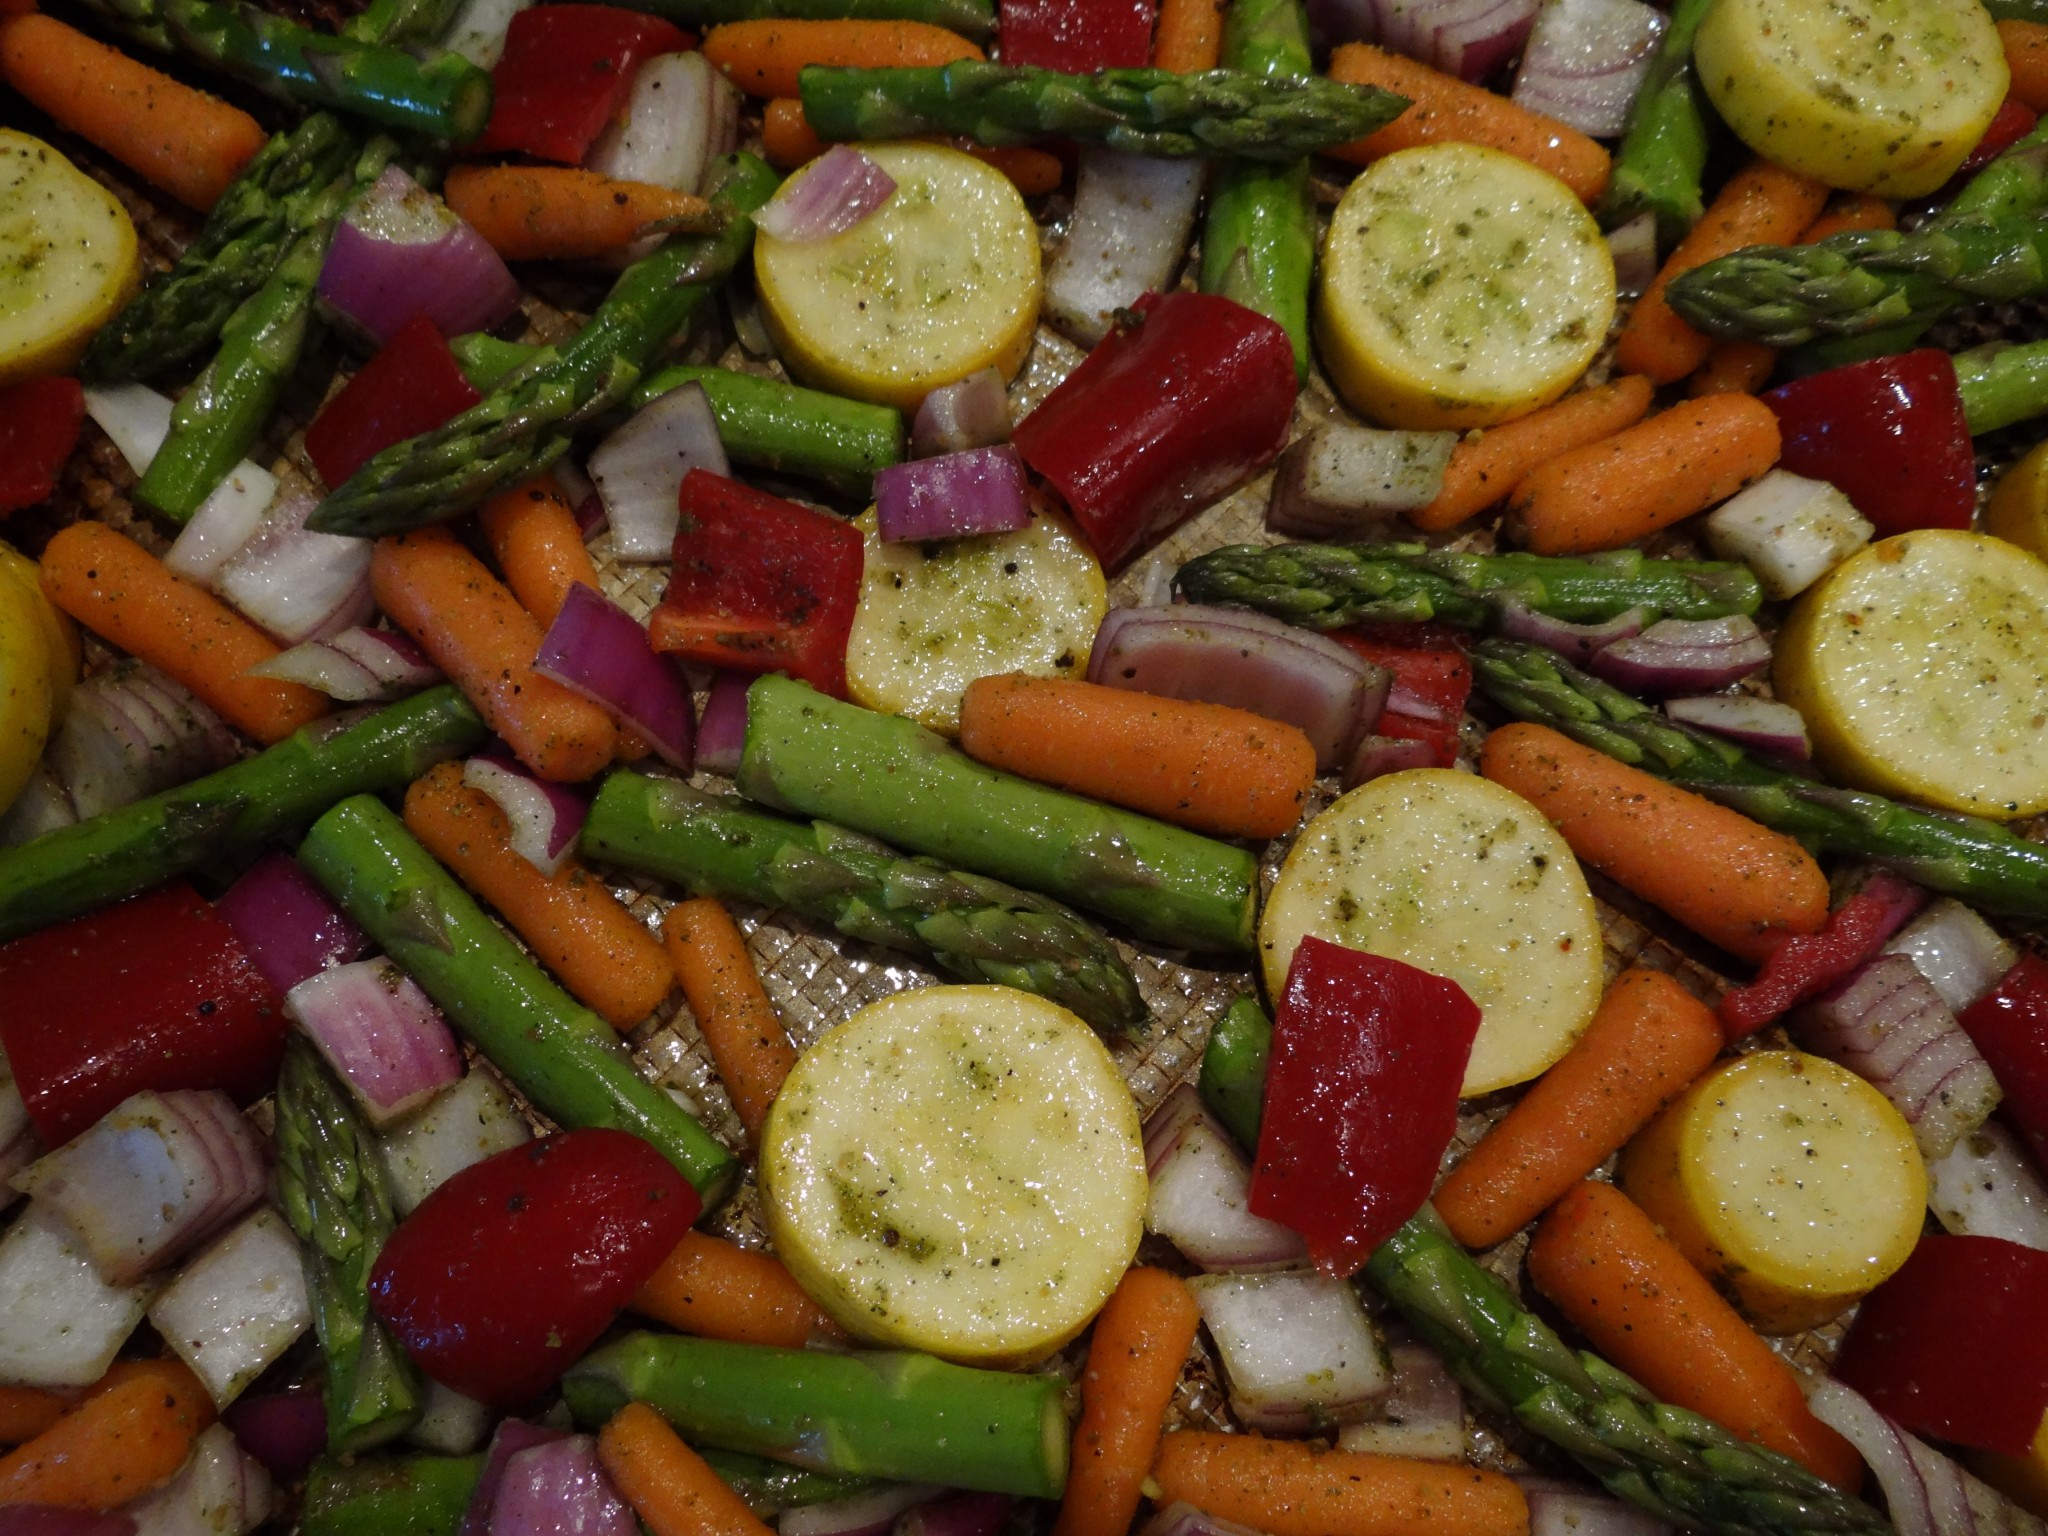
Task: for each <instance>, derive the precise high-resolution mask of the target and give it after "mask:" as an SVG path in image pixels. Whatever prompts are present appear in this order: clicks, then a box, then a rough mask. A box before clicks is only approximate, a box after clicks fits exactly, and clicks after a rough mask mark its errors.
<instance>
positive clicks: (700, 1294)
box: [629, 1232, 844, 1349]
mask: <svg viewBox="0 0 2048 1536" xmlns="http://www.w3.org/2000/svg"><path fill="white" fill-rule="evenodd" d="M629 1305H630V1306H631V1307H632V1309H633V1310H634V1311H635V1312H640V1313H644V1314H645V1315H646V1316H648V1317H651V1318H653V1319H655V1320H656V1321H657V1322H663V1323H667V1324H668V1325H669V1327H671V1328H674V1329H676V1330H677V1331H678V1332H680V1333H694V1334H696V1335H698V1336H699V1337H700V1338H706V1339H725V1340H727V1341H729V1342H731V1343H734V1344H768V1345H772V1346H774V1347H775V1348H778V1349H802V1348H804V1347H805V1346H806V1345H807V1344H809V1343H810V1342H811V1341H812V1340H813V1339H815V1338H831V1339H837V1338H843V1337H844V1335H843V1334H842V1333H841V1331H840V1328H839V1325H838V1324H837V1323H835V1322H833V1321H832V1319H831V1318H829V1317H827V1316H826V1315H825V1312H824V1309H823V1308H822V1307H820V1306H819V1305H818V1304H817V1303H816V1302H815V1301H813V1300H811V1298H810V1297H809V1296H808V1295H807V1294H805V1292H804V1288H803V1287H802V1286H800V1285H798V1284H797V1283H796V1277H795V1276H794V1275H792V1274H790V1272H789V1271H788V1270H787V1269H784V1268H783V1267H782V1262H781V1261H780V1260H779V1259H775V1258H772V1257H770V1256H769V1255H768V1254H765V1253H755V1252H753V1251H752V1250H750V1249H746V1248H742V1247H740V1246H739V1245H738V1244H737V1243H728V1242H726V1241H725V1240H724V1239H723V1238H718V1237H712V1236H711V1235H709V1234H708V1233H704V1232H691V1233H688V1234H687V1235H685V1237H684V1238H683V1240H682V1241H681V1242H680V1243H677V1244H676V1246H675V1247H674V1248H673V1249H672V1250H671V1251H670V1253H669V1256H668V1257H667V1258H665V1259H663V1260H662V1261H661V1267H660V1268H659V1269H657V1270H656V1271H655V1272H654V1273H653V1274H652V1275H650V1276H648V1278H647V1283H646V1284H645V1285H643V1286H641V1287H640V1291H639V1294H638V1295H636V1296H635V1297H634V1298H633V1300H632V1301H631V1302H630V1303H629Z"/></svg>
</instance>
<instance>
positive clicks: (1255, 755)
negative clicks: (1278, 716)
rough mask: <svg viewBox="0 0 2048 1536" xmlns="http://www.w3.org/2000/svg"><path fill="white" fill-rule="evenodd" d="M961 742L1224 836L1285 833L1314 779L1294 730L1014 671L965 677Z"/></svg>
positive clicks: (1066, 785) (1027, 772)
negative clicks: (972, 680)
mask: <svg viewBox="0 0 2048 1536" xmlns="http://www.w3.org/2000/svg"><path fill="white" fill-rule="evenodd" d="M960 745H961V747H962V748H963V749H964V750H965V751H966V752H967V754H968V756H970V757H973V758H977V759H979V760H980V761H982V762H984V763H987V764H989V765H990V766H991V767H994V768H1002V769H1007V770H1008V771H1009V772H1011V773H1020V774H1022V775H1024V777H1026V778H1029V779H1038V780H1041V781H1042V782H1044V783H1048V784H1056V785H1058V786H1059V787H1060V788H1061V789H1071V790H1073V791H1074V792H1075V793H1076V794H1082V795H1092V796H1094V797H1095V798H1096V799H1099V800H1107V801H1109V802H1110V803H1111V804H1113V805H1122V806H1127V807H1129V808H1130V809H1132V810H1136V811H1144V812H1146V813H1147V814H1148V815H1152V816H1157V817H1159V818H1160V819H1162V820H1164V821H1171V822H1174V823H1176V824H1178V825H1181V826H1187V827H1195V828H1198V829H1199V830H1201V831H1204V832H1213V833H1216V834H1218V835H1220V836H1224V837H1278V836H1279V835H1280V834H1281V833H1282V832H1285V831H1287V830H1288V829H1289V828H1290V827H1292V826H1293V825H1294V823H1295V822H1296V821H1297V820H1298V819H1299V818H1300V816H1301V807H1302V802H1303V801H1304V800H1305V799H1306V798H1307V796H1308V792H1309V789H1310V787H1311V786H1312V785H1313V784H1314V782H1315V775H1316V752H1315V748H1314V747H1313V746H1311V745H1310V744H1309V739H1308V737H1307V736H1305V735H1303V734H1302V732H1301V729H1300V727H1298V726H1293V725H1287V724H1284V723H1282V722H1280V721H1275V720H1268V719H1267V718H1266V717H1265V716H1263V715H1255V714H1252V713H1251V712H1250V711H1248V710H1242V709H1230V708H1226V707H1225V706H1223V705H1221V704H1201V703H1195V702H1193V701H1190V700H1186V699H1163V698H1159V697H1157V696H1156V695H1154V694H1149V693H1132V692H1130V691H1129V690H1128V689H1123V688H1105V687H1104V686H1102V685H1101V684H1100V683H1084V682H1077V681H1074V680H1072V679H1066V678H1044V677H1027V676H1025V675H1024V674H1022V673H1009V674H1007V675H1005V676H1001V677H983V678H977V679H975V681H974V682H972V683H970V684H969V685H968V688H967V693H966V695H965V696H964V697H963V698H962V699H961V701H960Z"/></svg>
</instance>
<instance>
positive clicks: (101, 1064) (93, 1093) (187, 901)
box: [0, 882, 285, 1147]
mask: <svg viewBox="0 0 2048 1536" xmlns="http://www.w3.org/2000/svg"><path fill="white" fill-rule="evenodd" d="M0 997H4V998H6V999H7V1002H6V1006H5V1007H4V1008H0V1048H4V1049H5V1051H6V1053H7V1060H8V1062H9V1064H10V1065H11V1066H12V1067H13V1069H14V1081H15V1084H16V1086H17V1087H19V1088H20V1090H21V1097H22V1102H23V1103H24V1104H25V1105H26V1106H27V1108H28V1117H29V1119H30V1120H31V1121H32V1122H34V1124H35V1128H36V1134H37V1135H38V1136H40V1137H42V1139H43V1141H44V1142H45V1143H46V1144H47V1145H49V1146H53V1147H54V1146H58V1145H60V1144H61V1143H63V1142H66V1141H69V1140H70V1139H71V1138H72V1137H73V1136H76V1135H77V1134H78V1133H79V1132H80V1131H82V1130H84V1129H85V1128H86V1127H87V1126H89V1125H91V1124H92V1123H93V1122H94V1121H96V1120H98V1119H99V1118H100V1116H102V1115H104V1114H106V1113H107V1111H109V1110H111V1109H112V1108H114V1106H115V1105H117V1104H119V1103H120V1102H121V1101H122V1100H123V1099H125V1098H127V1097H128V1096H129V1095H130V1094H134V1093H140V1092H141V1091H142V1090H143V1089H145V1088H149V1089H154V1090H156V1091H157V1092H159V1093H161V1092H166V1091H168V1090H171V1089H174V1088H220V1089H224V1090H226V1091H227V1092H228V1093H229V1094H231V1095H232V1096H233V1097H234V1098H235V1100H236V1101H237V1102H238V1103H242V1104H248V1103H252V1102H254V1101H255V1100H257V1099H259V1098H261V1097H262V1096H263V1095H264V1094H266V1093H268V1092H269V1091H270V1089H271V1086H272V1085H273V1083H275V1081H276V1079H277V1066H278V1062H279V1061H280V1060H281V1059H282V1058H283V1056H284V1037H285V1019H284V1004H283V1000H282V999H281V998H280V997H279V996H278V995H277V993H276V992H275V991H274V990H273V989H272V988H271V986H270V983H269V982H267V981H265V980H264V979H263V975H262V973H261V972H260V971H258V970H257V969H256V964H255V962H254V961H253V960H251V959H250V958H249V953H248V951H247V950H245V949H244V948H243V947H242V944H241V941H240V940H239V939H237V938H236V937H235V934H234V930H233V929H232V928H230V927H229V926H228V925H227V923H226V922H225V921H224V920H223V919H222V918H221V917H220V916H219V914H218V913H216V912H215V911H214V910H213V908H212V907H210V906H208V905H207V904H206V902H205V901H204V900H203V899H201V897H200V895H199V893H198V892H197V891H195V890H193V889H192V887H191V886H189V885H186V884H183V883H182V882H181V883H179V884H175V885H166V886H162V887H160V888H159V889H157V890H154V891H150V892H148V893H147V894H145V895H142V896H137V897H134V898H132V899H131V900H128V901H124V902H122V903H120V904H119V905H118V906H112V907H107V908H105V909H103V910H102V911H99V912H95V913H93V914H91V915H90V916H88V917H77V918H73V919H72V920H71V921H70V922H68V923H59V924H58V925H57V926H55V927H54V928H45V929H43V930H42V931H41V932H40V933H32V934H29V935H27V936H26V937H25V938H19V939H15V940H13V941H12V942H11V943H8V944H4V945H0Z"/></svg>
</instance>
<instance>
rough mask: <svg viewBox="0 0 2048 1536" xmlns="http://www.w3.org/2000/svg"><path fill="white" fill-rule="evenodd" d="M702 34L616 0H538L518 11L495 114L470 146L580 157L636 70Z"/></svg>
mask: <svg viewBox="0 0 2048 1536" xmlns="http://www.w3.org/2000/svg"><path fill="white" fill-rule="evenodd" d="M695 41H696V39H694V38H692V37H691V36H690V34H689V33H687V32H685V31H683V29H682V28H681V27H678V26H676V25H675V24H674V23H672V22H667V21H663V20H662V19H661V18H660V17H658V16H643V15H641V14H640V13H638V12H637V11H622V10H620V9H619V8H618V7H617V6H611V5H536V6H533V7H531V8H529V9H527V10H524V11H521V12H520V13H519V14H518V15H516V16H514V17H513V18H512V25H511V28H510V29H509V30H508V31H507V32H506V34H505V52H504V55H503V56H502V57H501V58H500V59H499V60H498V67H497V68H496V69H494V70H492V71H491V88H492V90H493V91H494V92H495V95H494V96H493V97H492V101H491V120H490V122H489V123H487V124H486V125H485V127H484V132H483V137H482V138H480V139H478V140H477V141H476V143H475V144H473V145H471V146H470V148H471V149H472V150H473V151H474V152H475V153H477V154H479V155H490V154H500V153H503V152H504V151H507V150H517V151H519V152H521V153H523V154H528V155H534V156H537V157H538V158H540V159H542V160H555V161H559V162H561V163H562V164H564V165H580V164H582V162H583V157H584V156H585V155H586V154H588V153H589V152H590V146H591V145H592V144H594V143H596V142H597V136H598V135H599V134H601V133H603V132H604V130H605V128H606V126H607V125H608V124H609V123H610V122H611V120H612V117H613V115H614V114H615V113H617V111H618V110H619V107H620V105H621V104H622V103H623V102H624V101H625V99H626V91H627V89H628V88H629V87H630V86H631V85H632V83H633V71H634V70H636V69H638V68H639V67H640V65H641V64H642V63H643V62H644V61H645V60H648V59H651V58H653V57H654V56H655V55H656V54H661V53H681V52H682V51H683V50H685V49H687V48H689V47H691V46H692V45H693V44H694V43H695Z"/></svg>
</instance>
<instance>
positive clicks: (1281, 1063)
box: [1251, 936, 1479, 1277]
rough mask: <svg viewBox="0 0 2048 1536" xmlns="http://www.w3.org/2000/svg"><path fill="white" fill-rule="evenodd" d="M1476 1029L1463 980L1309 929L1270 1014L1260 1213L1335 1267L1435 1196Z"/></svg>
mask: <svg viewBox="0 0 2048 1536" xmlns="http://www.w3.org/2000/svg"><path fill="white" fill-rule="evenodd" d="M1478 1033H1479V1009H1478V1007H1477V1005H1475V1004H1474V1003H1473V1001H1472V999H1471V998H1469V997H1467V996H1466V995H1465V992H1464V989H1463V988H1462V987H1460V986H1459V985H1458V984H1457V983H1456V982H1454V981H1447V980H1445V979H1444V978H1443V977H1441V976H1432V975H1431V974H1430V973H1429V972H1428V971H1422V970H1417V969H1416V968H1415V967H1414V966H1412V965H1407V964H1405V963H1403V962H1402V961H1399V960H1390V959H1388V958H1386V957H1385V956H1383V955H1369V954H1366V953H1365V952H1364V951H1362V950H1356V949H1346V948H1344V947H1343V946H1342V945H1338V944H1330V943H1326V942H1325V941H1323V940H1322V939H1318V938H1315V937H1313V936H1311V937H1308V938H1305V939H1303V940H1302V941H1301V947H1300V948H1299V949H1297V950H1296V951H1295V952H1294V961H1293V963H1292V964H1291V965H1290V966H1288V968H1287V989H1286V992H1285V994H1284V995H1283V996H1282V997H1281V999H1280V1008H1279V1011H1278V1013H1276V1014H1275V1016H1274V1019H1273V1054H1272V1060H1271V1064H1270V1065H1269V1067H1268V1068H1267V1076H1266V1110H1265V1118H1264V1120H1263V1121H1262V1122H1261V1124H1260V1128H1259V1155H1258V1160H1257V1163H1256V1164H1255V1166H1254V1167H1253V1169H1252V1187H1251V1208H1252V1210H1253V1212H1254V1213H1256V1214H1257V1215H1260V1216H1264V1217H1266V1218H1268V1219H1269V1220H1272V1221H1277V1222H1280V1223H1282V1224H1283V1225H1286V1226H1289V1227H1292V1228H1293V1229H1294V1230H1295V1231H1296V1232H1299V1233H1300V1234H1301V1235H1302V1238H1303V1239H1304V1240H1305V1241H1306V1242H1307V1244H1308V1251H1309V1255H1310V1257H1312V1258H1313V1259H1314V1260H1315V1262H1316V1267H1317V1268H1318V1269H1320V1270H1322V1271H1323V1272H1324V1273H1325V1274H1327V1275H1332V1276H1339V1277H1341V1276H1344V1275H1350V1274H1354V1273H1356V1272H1357V1270H1358V1269H1359V1268H1360V1266H1362V1265H1363V1264H1364V1263H1365V1261H1366V1260H1367V1259H1369V1258H1371V1257H1372V1251H1373V1249H1375V1248H1377V1247H1378V1246H1379V1245H1380V1243H1381V1241H1382V1240H1383V1239H1385V1238H1386V1237H1387V1236H1388V1235H1389V1234H1390V1233H1392V1232H1393V1231H1394V1229H1395V1228H1397V1227H1399V1226H1400V1225H1401V1223H1403V1222H1404V1221H1406V1220H1407V1219H1408V1218H1409V1217H1411V1216H1413V1215H1414V1214H1415V1213H1416V1212H1417V1211H1419V1210H1420V1209H1422V1203H1423V1202H1424V1201H1425V1200H1427V1199H1428V1198H1429V1192H1430V1190H1431V1188H1432V1187H1433V1186H1434V1185H1435V1183H1436V1174H1437V1167H1438V1164H1439V1163H1440V1162H1441V1161H1442V1160H1443V1153H1444V1148H1445V1147H1447V1146H1449V1145H1450V1144H1451V1137H1452V1136H1453V1135H1454V1134H1455V1133H1456V1131H1457V1129H1458V1090H1459V1088H1460V1087H1461V1086H1463V1084H1464V1081H1465V1064H1466V1060H1467V1058H1469V1057H1470V1056H1471V1054H1472V1041H1473V1038H1474V1037H1475V1036H1476V1035H1477V1034H1478Z"/></svg>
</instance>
